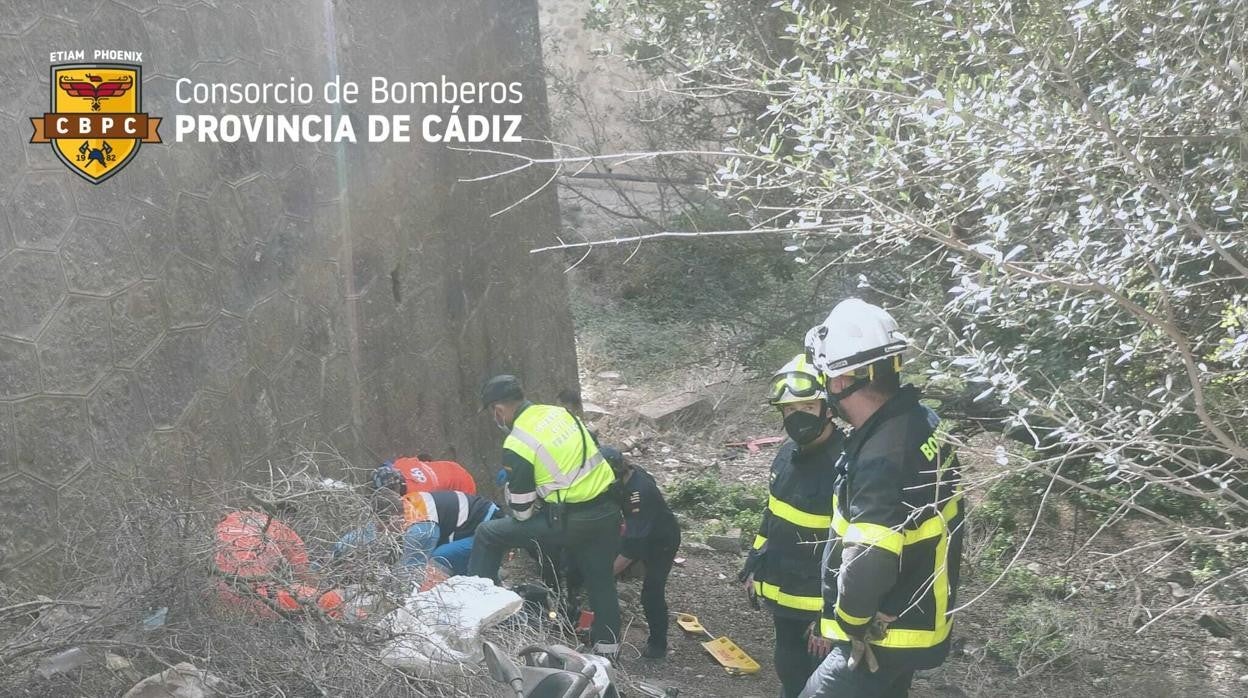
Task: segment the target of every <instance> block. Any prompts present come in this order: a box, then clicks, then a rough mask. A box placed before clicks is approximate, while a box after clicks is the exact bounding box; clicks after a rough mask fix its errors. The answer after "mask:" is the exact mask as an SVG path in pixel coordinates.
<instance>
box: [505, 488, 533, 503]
mask: <svg viewBox="0 0 1248 698" xmlns="http://www.w3.org/2000/svg"><path fill="white" fill-rule="evenodd" d="M536 500H537V493H536V492H524V493H522V494H516V493H515V492H512V491H511V490H507V501H508V502H511V503H512V504H530V503H532V502H534V501H536Z"/></svg>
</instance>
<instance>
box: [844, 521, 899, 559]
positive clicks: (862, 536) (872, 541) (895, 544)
mask: <svg viewBox="0 0 1248 698" xmlns="http://www.w3.org/2000/svg"><path fill="white" fill-rule="evenodd" d="M841 541H842V542H843V543H846V544H848V545H869V546H871V547H875V548H883V549H884V550H887V551H888V552H890V553H892V554H894V555H901V550H902V548H904V547H905V545H906V538H905V536H903V535H902V534H901V532H900V531H894V530H893V529H891V528H889V527H887V526H880V525H878V524H873V523H866V522H860V523H851V524H849V526H848V527H847V528H846V529H845V533H844V534H841Z"/></svg>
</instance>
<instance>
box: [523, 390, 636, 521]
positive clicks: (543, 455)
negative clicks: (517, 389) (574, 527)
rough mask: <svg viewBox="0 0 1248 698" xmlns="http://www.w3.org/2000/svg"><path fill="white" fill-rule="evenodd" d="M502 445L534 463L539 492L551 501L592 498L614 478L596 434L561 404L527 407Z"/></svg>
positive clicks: (568, 502)
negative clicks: (595, 437) (600, 449)
mask: <svg viewBox="0 0 1248 698" xmlns="http://www.w3.org/2000/svg"><path fill="white" fill-rule="evenodd" d="M503 448H505V449H507V450H509V451H511V452H512V453H515V454H516V455H518V456H520V457H521V458H523V459H525V460H526V461H528V462H529V463H532V464H533V475H534V479H535V481H536V483H537V496H539V497H541V498H542V499H543V500H546V501H553V502H562V503H566V504H577V503H580V502H588V501H589V500H591V499H594V498H595V497H597V496H598V495H600V494H602V493H603V492H606V491H607V488H608V487H610V486H611V484H612V483H613V482H615V473H614V472H612V471H611V466H610V464H608V463H607V459H606V458H604V457H603V455H602V453H600V452H599V451H598V444H596V443H594V437H592V436H590V434H589V431H588V430H587V429H586V428H585V425H583V424H581V422H580V420H578V419H577V418H576V417H573V416H572V414H571V413H570V412H568V411H567V410H565V409H564V408H562V407H554V406H552V405H530V406H529V407H527V408H525V409H524V411H522V412H521V413H520V416H519V417H517V418H516V422H515V424H513V425H512V427H511V433H509V434H508V435H507V440H506V441H504V442H503Z"/></svg>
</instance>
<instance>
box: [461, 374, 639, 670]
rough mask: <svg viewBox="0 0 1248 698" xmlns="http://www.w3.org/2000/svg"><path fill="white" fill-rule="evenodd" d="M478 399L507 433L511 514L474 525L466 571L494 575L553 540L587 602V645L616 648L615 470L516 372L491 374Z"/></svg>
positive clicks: (607, 650) (602, 650) (574, 423)
mask: <svg viewBox="0 0 1248 698" xmlns="http://www.w3.org/2000/svg"><path fill="white" fill-rule="evenodd" d="M481 405H482V407H483V408H484V409H488V410H490V411H491V413H492V415H493V417H494V422H495V424H497V425H498V427H499V429H501V430H503V431H504V432H506V433H507V439H506V441H504V442H503V467H504V468H505V469H506V470H508V471H509V472H510V476H509V478H508V483H507V487H506V489H505V494H506V499H507V504H508V506H509V507H510V508H511V512H512V515H511V516H510V517H507V518H503V519H497V520H495V521H488V522H485V523H483V524H481V525H480V526H478V527H477V535H476V542H475V543H474V544H473V547H472V556H471V557H470V558H469V561H468V573H469V574H472V575H476V576H479V577H489V578H491V579H494V580H495V581H496V582H497V581H498V567H499V565H500V564H501V563H502V559H503V555H504V554H505V553H506V552H507V550H509V549H511V548H519V547H530V546H533V545H536V546H538V547H544V548H548V547H551V546H558V547H559V548H560V549H561V550H562V552H563V555H565V556H567V559H568V564H574V565H576V567H577V569H578V570H579V571H580V572H581V577H582V579H583V584H584V586H585V590H586V591H587V592H588V595H589V605H590V607H591V608H593V610H594V624H593V627H592V628H591V629H590V639H591V641H592V642H593V643H594V646H593V648H592V649H593V651H594V652H595V653H597V654H601V655H603V656H607V657H614V656H615V655H616V654H617V653H618V652H619V638H620V601H619V597H618V596H617V595H616V589H615V575H614V573H613V571H612V563H614V561H615V556H616V553H617V552H618V551H619V548H620V523H621V517H620V505H619V500H618V498H617V497H616V494H615V491H614V489H613V485H614V484H615V474H614V473H612V472H611V466H610V465H609V464H608V463H607V461H606V458H604V457H603V455H602V453H600V452H599V450H598V444H596V443H595V442H594V438H593V437H592V436H590V434H589V431H588V430H586V428H585V425H584V424H582V423H581V421H580V420H579V419H577V418H576V417H575V416H573V415H572V414H571V413H570V412H568V410H566V409H564V408H562V407H555V406H553V405H536V404H533V403H532V402H529V401H527V400H525V399H524V392H523V390H522V389H521V387H520V381H519V380H517V379H516V377H515V376H509V375H500V376H495V377H493V378H491V379H490V380H489V381H487V382H486V383H485V386H484V387H483V388H482V390H481Z"/></svg>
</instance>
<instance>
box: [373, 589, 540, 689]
mask: <svg viewBox="0 0 1248 698" xmlns="http://www.w3.org/2000/svg"><path fill="white" fill-rule="evenodd" d="M523 603H524V600H523V599H521V598H520V595H519V594H516V593H515V592H513V591H510V590H508V589H504V588H502V587H498V586H495V585H494V582H492V581H491V580H489V579H485V578H482V577H464V576H458V577H451V578H449V579H447V580H446V581H445V582H443V583H441V584H439V585H438V586H436V587H434V588H432V589H430V590H428V591H422V592H416V593H414V594H412V595H411V597H409V598H408V600H407V603H406V604H405V605H404V606H403V607H402V608H398V609H395V610H394V611H393V612H391V613H390V615H388V616H386V617H385V619H383V621H382V623H383V625H384V626H385V627H386V628H387V629H388V630H389V631H390V632H392V633H394V634H395V635H396V636H398V637H397V639H395V640H394V641H393V642H392V643H391V644H390V645H389V646H387V647H386V648H385V649H384V650H383V651H382V655H381V661H382V662H383V663H385V664H387V665H389V666H392V667H395V668H397V669H400V670H402V671H405V672H408V673H411V674H414V675H416V676H422V677H431V676H439V675H444V674H448V673H451V672H458V671H460V670H461V667H462V666H463V665H465V664H474V665H475V664H479V663H480V662H481V660H482V658H483V657H482V654H481V642H482V639H481V632H482V631H483V630H485V629H486V628H489V627H491V626H493V625H495V624H496V623H498V622H499V621H501V620H503V619H505V618H508V617H510V616H511V615H513V614H515V613H516V612H517V611H519V610H520V608H521V607H522V606H523Z"/></svg>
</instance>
